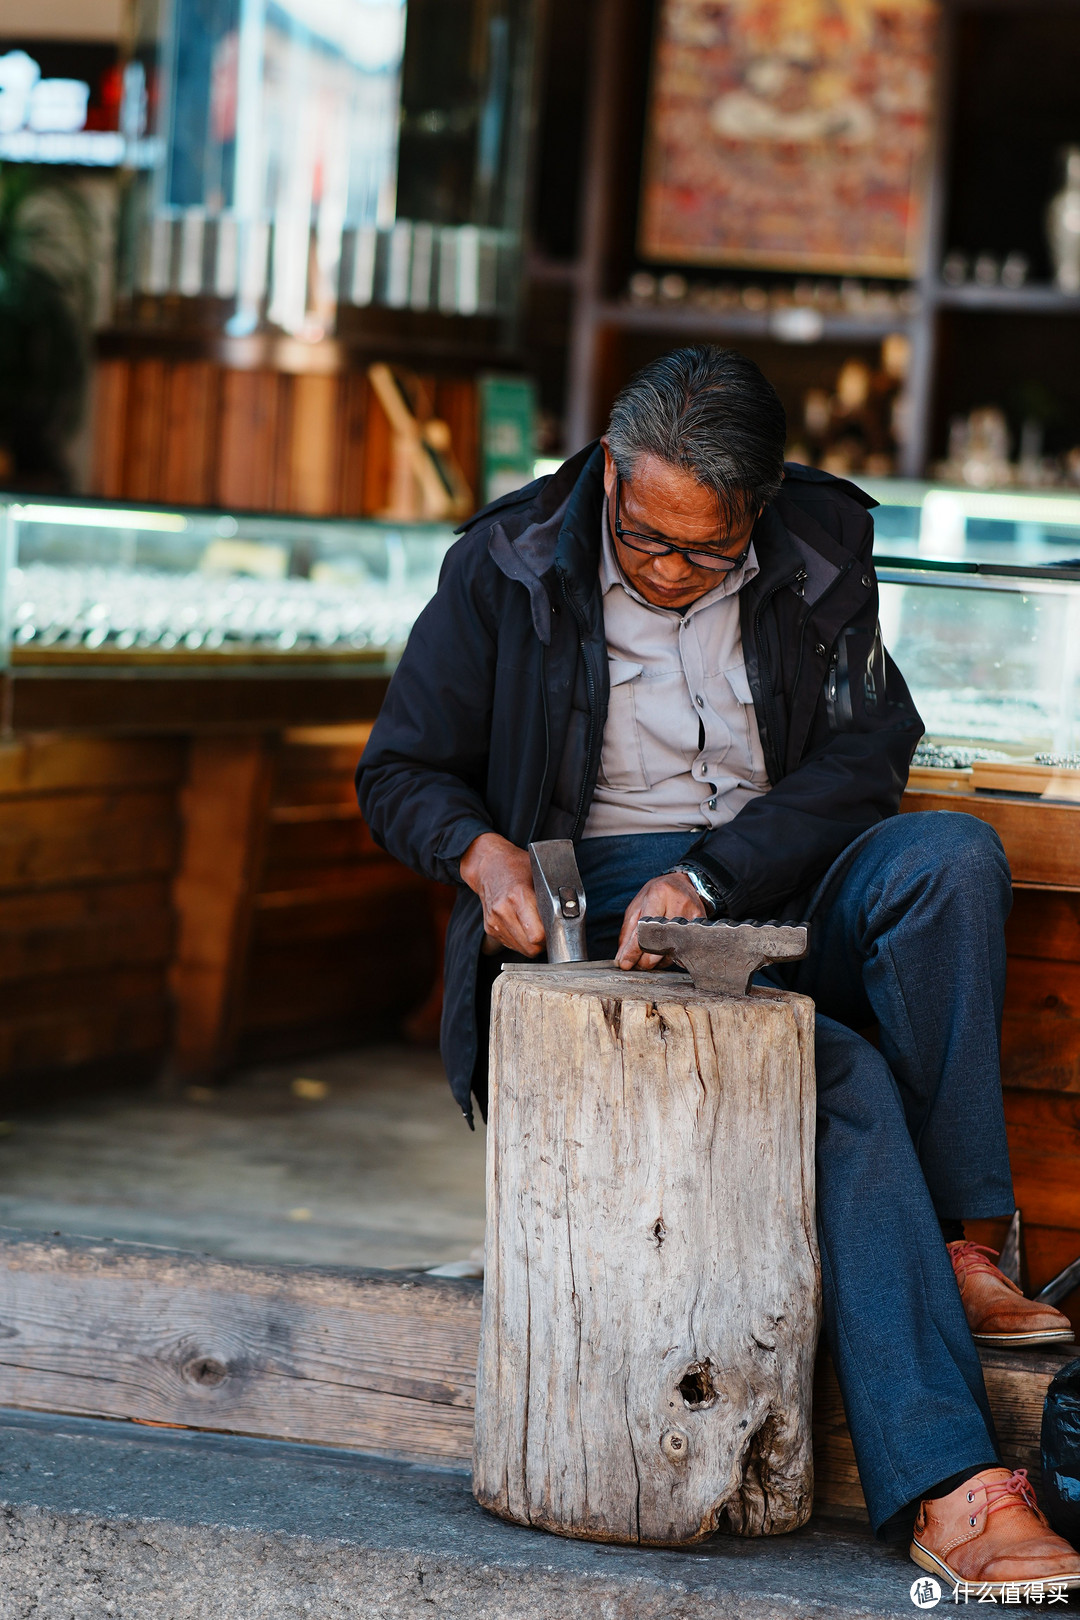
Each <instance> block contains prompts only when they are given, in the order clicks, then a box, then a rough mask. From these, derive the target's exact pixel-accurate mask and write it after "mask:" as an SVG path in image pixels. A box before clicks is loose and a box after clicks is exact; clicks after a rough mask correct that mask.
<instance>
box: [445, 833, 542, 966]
mask: <svg viewBox="0 0 1080 1620" xmlns="http://www.w3.org/2000/svg"><path fill="white" fill-rule="evenodd" d="M459 870H460V872H461V880H462V882H463V883H467V884H468V885H469V888H470V889H472V891H473V893H474V894H478V895H479V896H480V899H481V901H482V902H483V906H484V932H485V935H486V936H487V938H486V939H485V942H484V943H485V945H487V942H488V940H490V941H492V942H493V943H494V944H497V945H501V946H503V947H504V948H505V949H506V950H508V951H517V953H518V954H519V955H520V956H539V954H540V952H541V950H542V949H543V945H544V925H543V923H542V922H541V921H540V913H539V911H538V910H537V909H536V894H535V892H534V890H533V882H532V864H531V862H530V860H529V852H528V850H527V849H519V848H518V847H517V845H516V844H512V843H511V842H510V840H509V839H508V838H500V836H499V834H498V833H481V834H480V837H479V838H474V839H473V841H472V843H471V844H470V845H469V847H468V849H467V850H466V851H465V853H464V855H463V856H462V857H461V860H460V862H459Z"/></svg>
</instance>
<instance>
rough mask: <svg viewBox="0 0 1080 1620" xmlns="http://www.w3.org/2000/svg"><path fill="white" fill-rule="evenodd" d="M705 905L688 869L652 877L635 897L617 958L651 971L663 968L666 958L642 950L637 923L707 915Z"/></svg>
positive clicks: (621, 962) (625, 919)
mask: <svg viewBox="0 0 1080 1620" xmlns="http://www.w3.org/2000/svg"><path fill="white" fill-rule="evenodd" d="M704 915H705V907H704V905H703V904H702V901H701V896H700V895H699V894H698V892H697V890H696V889H695V888H694V885H693V884H692V883H691V881H690V879H689V878H688V877H687V876H686V873H685V872H666V873H665V874H664V876H663V877H655V878H651V879H650V880H649V882H648V883H646V885H645V887H644V888H643V889H640V890H639V891H638V893H637V894H636V895H635V896H634V898H633V899H632V900H631V902H630V904H629V905H628V906H627V908H626V915H625V916H624V917H623V925H622V932H621V933H620V935H619V946H618V949H617V951H616V952H615V961H616V962H617V963H618V965H619V967H621V968H627V969H629V968H640V969H642V971H643V972H648V970H649V969H650V968H654V967H659V965H660V963H661V962H662V961H663V960H664V958H663V957H662V956H657V955H655V954H654V953H652V952H649V951H642V950H640V949H639V947H638V942H637V925H638V923H639V922H640V921H641V919H642V917H704Z"/></svg>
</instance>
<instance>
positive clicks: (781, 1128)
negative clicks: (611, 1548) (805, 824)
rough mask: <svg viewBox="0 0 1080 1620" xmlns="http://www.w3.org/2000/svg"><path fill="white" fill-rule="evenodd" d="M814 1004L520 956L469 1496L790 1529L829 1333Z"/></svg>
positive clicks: (499, 992)
mask: <svg viewBox="0 0 1080 1620" xmlns="http://www.w3.org/2000/svg"><path fill="white" fill-rule="evenodd" d="M813 1018H814V1009H813V1003H812V1002H811V1001H810V1000H809V999H807V998H806V997H805V996H797V995H790V994H787V993H785V992H781V991H773V990H753V991H751V992H750V994H749V995H746V996H731V997H721V996H716V997H714V996H705V995H703V994H701V993H699V992H698V991H696V990H695V989H694V988H693V986H692V984H691V983H690V981H689V980H688V979H687V978H685V977H684V976H681V975H680V976H676V975H675V974H670V973H664V974H660V973H649V974H646V973H634V974H625V973H620V972H618V971H616V970H605V969H597V968H579V967H574V966H572V965H568V966H561V967H548V966H523V967H517V966H515V967H511V968H508V969H506V970H504V972H503V974H502V975H501V977H500V979H499V981H498V982H497V984H496V985H495V992H494V995H493V998H492V1013H491V1076H492V1093H491V1113H490V1118H489V1122H488V1160H487V1187H488V1236H487V1262H486V1274H485V1285H484V1308H483V1320H482V1329H481V1348H480V1364H479V1382H478V1390H477V1410H476V1431H475V1450H474V1468H473V1489H474V1492H475V1494H476V1497H477V1500H478V1501H479V1502H481V1503H482V1505H483V1506H484V1507H486V1508H490V1509H491V1510H492V1511H493V1512H495V1513H497V1514H499V1515H501V1516H502V1517H503V1518H506V1519H512V1520H514V1521H515V1522H517V1523H519V1524H528V1525H535V1526H537V1527H540V1528H543V1529H546V1530H554V1531H557V1532H559V1533H560V1534H562V1535H568V1536H581V1537H585V1538H587V1539H590V1540H596V1541H618V1542H631V1543H644V1544H650V1545H665V1544H671V1543H680V1542H688V1541H695V1540H698V1539H700V1538H701V1537H703V1536H707V1535H709V1534H710V1533H711V1532H712V1531H714V1530H715V1529H717V1528H718V1527H719V1526H720V1525H721V1524H723V1523H724V1522H725V1520H726V1522H727V1524H728V1525H729V1526H730V1527H731V1528H732V1529H733V1530H736V1531H738V1532H739V1533H741V1534H743V1535H769V1534H775V1533H778V1532H780V1531H785V1530H794V1529H796V1528H797V1527H798V1526H799V1525H801V1524H803V1523H804V1522H805V1520H806V1519H807V1517H808V1516H809V1513H810V1509H811V1504H812V1496H813V1461H812V1457H811V1450H810V1417H811V1384H812V1377H813V1364H814V1351H815V1347H816V1344H817V1337H818V1328H819V1320H820V1271H819V1262H818V1251H817V1236H816V1229H815V1220H814V1101H815V1098H814V1022H813Z"/></svg>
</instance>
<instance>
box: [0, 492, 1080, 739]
mask: <svg viewBox="0 0 1080 1620" xmlns="http://www.w3.org/2000/svg"><path fill="white" fill-rule="evenodd" d="M872 493H873V494H874V496H875V497H876V498H877V499H878V500H879V501H880V502H881V505H880V506H879V507H878V509H877V510H876V512H875V514H874V516H875V522H876V529H877V540H876V542H875V550H876V559H877V569H878V576H879V579H880V583H881V626H882V635H883V639H884V641H885V644H886V646H887V647H888V648H889V650H890V652H891V653H892V654H893V656H894V658H895V659H896V661H897V663H898V664H899V666H900V668H901V669H902V670H903V672H904V675H905V677H906V679H907V681H908V684H909V686H910V687H911V690H912V694H913V696H914V699H915V702H916V704H917V705H918V707H919V710H920V713H921V714H922V715H923V717H924V719H925V721H926V726H927V743H926V745H924V748H923V750H922V752H921V754H920V762H924V763H927V764H931V763H936V762H948V763H951V764H953V765H955V764H958V763H959V764H964V763H967V762H969V761H970V759H972V758H979V759H991V760H993V759H1005V758H1008V759H1021V760H1035V759H1037V758H1038V756H1040V755H1046V756H1051V757H1053V758H1054V759H1062V758H1066V757H1069V756H1073V755H1076V754H1077V753H1080V495H1077V496H1068V495H1064V494H1060V493H1055V494H1048V495H1045V496H1043V495H1027V494H1023V495H1021V494H1009V493H992V494H991V493H978V492H972V491H970V490H968V491H951V490H945V489H942V488H940V487H938V486H932V485H914V484H907V483H902V482H892V481H888V482H884V481H883V482H879V483H875V484H873V485H872ZM946 500H947V501H948V502H949V503H950V505H949V506H948V507H947V508H944V507H943V506H942V504H941V503H942V502H944V501H946ZM942 510H948V512H949V513H950V516H949V524H950V528H949V530H948V536H949V538H948V545H946V543H945V525H944V521H943V520H941V519H940V516H939V514H940V512H941V511H942ZM0 527H2V533H3V538H4V543H5V547H6V552H5V555H6V558H7V567H6V570H5V574H4V601H3V621H2V622H3V637H2V649H0V657H2V660H3V663H4V666H5V667H7V668H9V669H10V670H11V672H12V673H13V674H15V675H17V676H19V677H20V678H31V677H33V676H35V675H49V674H53V675H55V674H57V673H60V672H67V673H69V674H71V675H73V676H78V675H82V674H88V675H94V676H100V675H105V674H109V673H115V674H117V675H121V674H125V675H136V676H137V675H139V674H150V673H155V672H156V673H161V672H164V671H172V672H173V674H181V673H187V674H189V675H192V676H194V677H201V676H211V675H224V676H230V675H245V674H247V675H253V674H258V673H260V672H261V673H269V672H273V671H277V672H278V673H282V674H289V673H295V674H298V675H301V674H305V673H307V674H315V673H322V674H325V675H328V676H336V675H342V676H348V675H353V676H363V675H381V676H385V675H386V674H387V672H388V671H389V670H391V669H392V668H393V666H394V663H395V662H396V660H397V658H398V657H399V656H400V652H401V649H402V648H403V646H404V644H405V641H406V639H407V637H408V634H409V631H410V629H411V628H412V625H413V623H414V622H415V620H416V617H417V615H418V614H419V612H420V610H421V608H422V607H423V606H424V604H425V603H426V602H427V601H428V600H429V599H430V597H431V596H432V594H433V593H434V591H435V588H436V585H437V583H438V576H439V570H440V567H441V565H442V560H443V558H444V556H445V555H446V552H447V549H448V548H449V546H450V545H451V544H452V543H453V539H454V535H453V530H452V528H451V527H450V525H449V524H417V525H407V524H402V523H390V522H385V521H375V520H371V521H368V520H354V521H352V520H348V519H316V518H309V517H279V516H261V515H252V514H247V515H245V514H242V513H229V512H221V511H207V510H204V509H187V510H185V509H182V508H179V507H165V506H156V507H151V506H140V507H136V506H131V505H126V504H122V503H110V502H81V503H80V502H78V501H74V500H69V501H61V500H50V501H44V500H39V501H34V500H32V499H30V498H23V499H17V498H14V497H11V498H8V499H7V500H6V501H4V500H3V498H0ZM935 748H936V749H937V750H938V752H937V754H935V752H934V750H935Z"/></svg>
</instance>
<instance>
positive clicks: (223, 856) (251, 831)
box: [170, 737, 271, 1075]
mask: <svg viewBox="0 0 1080 1620" xmlns="http://www.w3.org/2000/svg"><path fill="white" fill-rule="evenodd" d="M270 782H271V763H270V758H269V755H268V751H267V745H266V743H265V742H264V741H263V739H262V738H259V737H248V738H241V737H222V738H217V737H202V738H198V739H196V740H195V741H194V742H193V743H192V745H191V762H190V768H189V775H188V780H187V783H186V785H185V787H184V791H183V795H182V798H181V805H182V813H183V819H184V840H183V851H182V855H181V859H180V864H179V868H178V871H177V874H176V882H175V885H174V888H173V898H174V904H175V907H176V913H177V919H178V932H177V947H176V955H175V958H174V961H173V963H172V968H171V971H170V983H171V986H172V991H173V996H174V998H175V1001H176V1033H175V1037H174V1043H173V1061H174V1063H175V1065H176V1068H177V1070H178V1071H179V1072H181V1073H184V1074H188V1075H198V1074H213V1073H215V1072H216V1071H217V1070H218V1069H220V1067H221V1066H222V1065H223V1064H224V1063H226V1062H228V1060H229V1058H230V1057H231V1055H232V1050H233V1046H234V1044H235V1037H236V1030H237V1023H238V1019H239V1010H240V1002H241V999H242V996H243V979H244V974H245V969H246V964H247V950H248V939H249V934H250V925H251V910H252V905H253V902H254V895H255V892H256V889H257V887H258V881H259V873H260V871H261V868H262V858H263V856H262V851H263V838H264V834H265V828H266V817H267V809H268V804H269V795H270Z"/></svg>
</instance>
